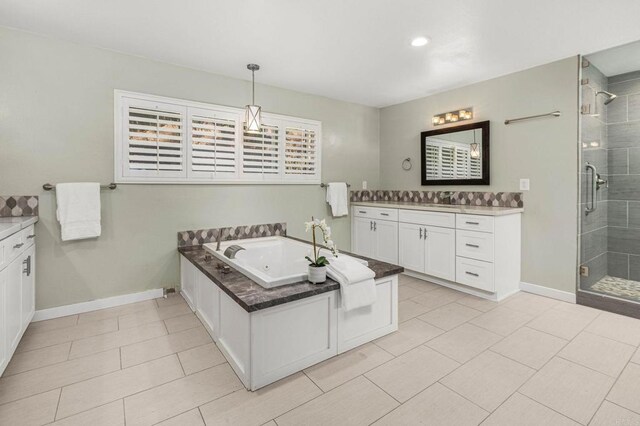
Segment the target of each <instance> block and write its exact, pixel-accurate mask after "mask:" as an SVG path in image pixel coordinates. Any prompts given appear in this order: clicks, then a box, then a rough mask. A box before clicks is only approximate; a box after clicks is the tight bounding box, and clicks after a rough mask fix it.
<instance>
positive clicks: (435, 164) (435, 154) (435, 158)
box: [425, 144, 440, 180]
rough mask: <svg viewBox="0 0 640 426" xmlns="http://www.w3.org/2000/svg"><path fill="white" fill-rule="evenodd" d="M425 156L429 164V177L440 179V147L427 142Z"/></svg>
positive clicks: (429, 178)
mask: <svg viewBox="0 0 640 426" xmlns="http://www.w3.org/2000/svg"><path fill="white" fill-rule="evenodd" d="M425 156H426V165H427V179H428V180H431V179H439V178H440V171H439V164H440V147H439V146H436V145H431V144H427V146H426V153H425Z"/></svg>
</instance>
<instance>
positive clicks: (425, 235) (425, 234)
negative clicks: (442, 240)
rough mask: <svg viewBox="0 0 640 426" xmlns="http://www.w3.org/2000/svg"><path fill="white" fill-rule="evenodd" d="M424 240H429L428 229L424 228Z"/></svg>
mask: <svg viewBox="0 0 640 426" xmlns="http://www.w3.org/2000/svg"><path fill="white" fill-rule="evenodd" d="M424 239H425V240H426V239H427V228H424Z"/></svg>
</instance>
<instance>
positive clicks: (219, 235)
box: [216, 230, 222, 251]
mask: <svg viewBox="0 0 640 426" xmlns="http://www.w3.org/2000/svg"><path fill="white" fill-rule="evenodd" d="M220 241H222V230H220V231H219V232H218V237H217V238H216V251H220Z"/></svg>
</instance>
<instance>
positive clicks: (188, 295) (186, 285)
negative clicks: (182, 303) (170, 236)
mask: <svg viewBox="0 0 640 426" xmlns="http://www.w3.org/2000/svg"><path fill="white" fill-rule="evenodd" d="M196 272H198V270H197V269H196V267H195V266H193V265H192V264H191V262H189V260H188V259H187V258H186V257H184V256H180V292H181V293H182V296H184V298H185V300H186V301H187V303H188V304H189V306H190V307H191V310H193V311H195V310H196V307H197V305H196V279H197V276H196Z"/></svg>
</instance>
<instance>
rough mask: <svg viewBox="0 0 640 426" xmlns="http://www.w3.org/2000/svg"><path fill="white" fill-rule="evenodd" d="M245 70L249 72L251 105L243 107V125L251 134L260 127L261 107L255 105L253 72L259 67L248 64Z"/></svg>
mask: <svg viewBox="0 0 640 426" xmlns="http://www.w3.org/2000/svg"><path fill="white" fill-rule="evenodd" d="M247 69H248V70H249V71H251V105H247V106H246V107H245V119H244V120H245V123H246V125H247V130H251V131H253V132H257V131H259V130H260V127H261V125H262V117H261V116H260V115H261V112H262V107H260V106H259V105H256V104H255V103H256V80H255V72H256V71H258V70H259V69H260V65H257V64H248V65H247Z"/></svg>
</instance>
